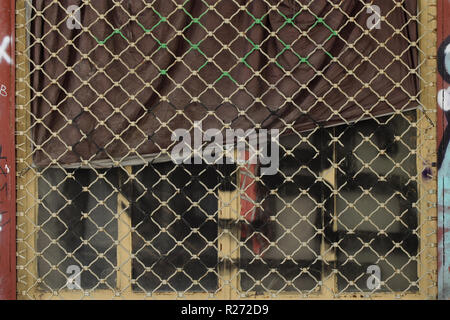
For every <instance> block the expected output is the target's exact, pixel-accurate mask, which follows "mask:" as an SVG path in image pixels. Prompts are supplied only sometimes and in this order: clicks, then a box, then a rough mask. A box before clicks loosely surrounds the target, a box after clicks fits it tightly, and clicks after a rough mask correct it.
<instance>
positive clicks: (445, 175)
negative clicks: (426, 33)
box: [437, 0, 450, 299]
mask: <svg viewBox="0 0 450 320" xmlns="http://www.w3.org/2000/svg"><path fill="white" fill-rule="evenodd" d="M439 5H440V6H442V7H441V8H439V9H438V12H439V13H441V14H440V15H439V16H438V24H439V28H440V32H438V35H439V38H438V43H439V48H438V52H437V60H438V61H437V63H438V71H439V74H438V79H437V85H438V94H437V100H438V101H437V102H438V105H439V108H438V159H437V160H438V163H437V167H438V170H439V171H438V172H439V173H438V211H439V212H438V216H439V221H438V224H439V229H438V250H439V255H438V288H439V298H440V299H450V257H449V249H448V248H450V232H449V231H450V150H449V149H450V143H449V142H450V125H449V124H450V23H449V22H448V21H447V20H448V19H445V18H446V17H447V16H448V13H450V1H449V0H446V1H442V2H439Z"/></svg>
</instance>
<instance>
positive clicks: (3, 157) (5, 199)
mask: <svg viewBox="0 0 450 320" xmlns="http://www.w3.org/2000/svg"><path fill="white" fill-rule="evenodd" d="M0 25H1V26H2V27H1V28H0V300H5V299H8V300H13V299H15V298H16V244H15V241H16V232H15V230H16V207H15V203H16V201H15V189H16V187H15V186H16V183H15V145H14V123H15V117H14V92H15V89H14V69H13V68H14V1H11V0H0Z"/></svg>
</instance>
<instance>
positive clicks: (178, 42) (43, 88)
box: [30, 0, 419, 166]
mask: <svg viewBox="0 0 450 320" xmlns="http://www.w3.org/2000/svg"><path fill="white" fill-rule="evenodd" d="M174 2H177V3H179V4H182V3H184V1H167V0H155V1H131V0H129V1H121V2H120V3H121V6H116V7H114V4H113V2H112V1H104V0H98V1H95V0H94V1H90V2H89V5H84V4H83V1H75V0H71V1H70V0H66V1H59V2H58V3H54V2H53V1H52V0H42V1H33V3H34V4H35V6H34V8H35V9H34V10H33V11H32V20H31V29H32V33H31V35H30V42H31V44H32V46H31V59H32V61H31V70H32V77H31V86H32V88H33V90H32V113H33V121H34V127H33V139H34V143H35V144H36V146H39V148H37V149H36V150H35V153H34V163H35V164H36V165H37V166H44V165H48V164H49V163H51V161H52V160H55V161H57V162H58V163H59V164H61V165H76V164H78V163H80V162H81V161H83V160H89V161H97V160H104V161H105V163H108V162H110V161H109V160H112V159H125V158H130V157H131V158H132V157H136V156H137V155H154V154H160V153H161V152H163V151H164V149H166V148H168V149H170V147H171V145H173V143H174V142H172V141H171V131H172V130H175V129H178V128H191V127H192V124H193V122H194V121H200V120H202V124H203V129H208V128H222V127H224V124H230V126H231V127H232V128H242V129H248V128H252V127H257V125H259V126H260V127H262V128H278V129H280V130H282V131H283V130H284V131H283V133H288V130H286V129H287V128H288V125H292V126H293V128H294V130H298V131H305V130H311V129H313V128H315V127H317V126H330V125H336V124H342V123H349V122H352V121H357V120H360V119H363V118H370V117H375V116H381V115H385V114H389V113H392V112H394V111H396V110H406V109H411V108H415V107H416V103H414V101H413V100H411V99H410V97H411V96H415V95H416V94H417V92H418V90H419V89H418V79H417V77H416V75H415V74H414V73H411V72H410V69H416V68H417V65H418V62H417V60H418V57H417V55H418V53H417V52H418V50H417V45H416V46H413V45H411V42H414V41H416V40H417V25H416V23H415V22H414V21H413V20H411V16H414V15H415V14H416V11H417V4H416V1H414V0H406V1H404V2H402V5H401V6H398V7H396V1H393V0H378V1H377V0H375V1H365V2H366V3H373V4H374V5H377V6H379V7H380V8H381V14H382V16H385V17H386V20H385V21H382V22H381V25H380V28H379V29H376V28H375V29H372V30H369V29H368V27H367V20H368V19H369V17H370V16H371V15H373V13H368V12H367V8H366V7H365V6H364V5H363V3H362V2H363V1H360V0H345V1H330V0H329V1H326V0H317V1H314V0H313V1H310V0H296V1H294V0H285V1H278V0H277V1H276V0H268V1H262V0H253V1H244V0H235V1H220V2H219V1H212V0H211V1H210V0H208V1H201V0H190V1H188V2H187V3H186V4H185V5H184V8H183V9H180V8H177V7H176V5H175V4H174ZM205 3H209V4H210V5H215V7H214V10H212V9H210V10H208V7H207V6H206V5H205ZM237 3H239V4H240V5H242V6H246V8H247V9H246V10H241V8H240V7H239V6H237ZM269 3H270V4H272V5H273V7H271V6H269ZM146 4H149V5H150V4H151V6H148V7H146ZM333 4H336V6H335V7H334V6H333ZM70 5H78V6H80V8H81V9H80V12H81V14H80V15H81V24H82V26H83V27H84V28H85V29H77V28H74V29H70V28H68V26H67V24H66V20H65V19H66V17H67V13H66V11H65V8H68V7H69V6H70ZM303 5H305V6H306V5H307V7H303ZM37 12H41V13H42V15H37V14H36V13H37ZM280 13H282V14H280ZM349 17H351V18H353V19H349ZM227 19H228V20H227ZM53 26H57V27H56V28H53ZM396 29H398V30H400V32H398V33H396V32H395V30H396ZM115 30H116V31H115ZM146 30H147V31H146ZM119 31H120V32H119ZM333 31H335V33H334V32H333ZM38 39H39V41H38ZM380 71H382V72H380ZM416 71H417V69H416ZM396 84H398V85H397V86H396ZM37 120H39V121H37ZM53 133H57V135H55V136H53V135H52V134H53ZM138 159H141V158H139V157H138ZM141 160H142V161H143V159H141ZM111 163H112V162H111Z"/></svg>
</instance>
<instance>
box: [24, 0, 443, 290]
mask: <svg viewBox="0 0 450 320" xmlns="http://www.w3.org/2000/svg"><path fill="white" fill-rule="evenodd" d="M252 2H253V3H252ZM390 2H392V3H393V5H392V8H391V10H389V11H388V12H382V13H381V21H382V28H388V29H389V30H391V35H390V37H388V38H387V39H386V41H385V42H378V45H379V48H382V49H383V54H384V55H385V56H386V57H390V58H392V59H391V60H392V61H391V60H389V59H387V60H389V61H386V62H385V65H384V66H379V65H377V64H375V63H373V62H371V61H372V60H371V59H372V58H373V57H374V56H375V53H374V52H369V53H368V52H364V51H363V50H362V51H358V50H361V49H360V48H359V47H358V41H360V40H361V39H362V38H363V36H368V37H372V36H371V33H370V31H367V30H368V29H367V26H366V25H360V21H362V20H361V19H360V18H358V17H360V16H361V15H365V16H367V9H368V8H369V7H370V6H371V5H372V1H356V0H355V1H349V3H352V4H354V5H355V7H354V8H356V9H357V10H356V9H355V10H354V11H352V12H351V15H349V14H348V12H346V11H345V6H344V5H341V4H340V2H339V1H330V0H328V1H325V0H324V1H306V0H305V1H263V0H261V1H237V0H233V1H206V0H201V1H200V0H197V1H194V0H185V1H175V0H170V1H164V2H159V1H143V0H142V1H141V0H139V1H133V2H131V1H106V2H103V4H99V3H96V1H92V2H90V1H69V0H67V1H31V0H23V1H17V8H16V60H17V64H16V65H17V76H16V79H17V84H16V86H17V88H16V101H17V125H16V128H17V133H16V135H17V136H16V140H17V181H18V182H17V192H18V196H17V208H18V209H17V211H18V252H17V255H18V262H17V268H18V294H19V297H21V298H25V299H46V298H53V299H83V298H100V299H109V298H149V299H158V298H200V299H203V298H222V299H228V298H250V297H254V296H256V297H260V298H348V297H352V298H358V297H363V298H380V297H381V298H386V297H388V298H414V297H422V298H423V297H425V298H434V297H435V287H436V285H435V272H436V270H435V268H436V266H435V264H436V261H435V260H436V254H435V252H434V248H435V232H434V230H435V224H434V223H435V222H434V216H435V174H434V173H433V172H434V167H433V154H434V153H435V152H434V150H433V149H435V145H436V143H435V139H436V138H435V132H434V131H435V130H434V126H435V115H434V109H433V108H434V106H435V96H434V94H435V93H434V92H435V83H434V82H435V79H434V78H433V76H434V73H435V70H434V69H433V61H434V57H433V56H432V55H433V52H434V51H433V48H435V32H436V31H435V27H434V25H433V23H434V22H433V21H434V20H433V17H434V15H435V12H434V11H435V3H434V2H429V1H428V2H427V5H423V3H424V2H421V3H420V4H419V6H418V9H417V13H416V14H415V13H411V12H409V11H408V10H407V9H406V7H407V3H406V1H390ZM411 2H412V1H411ZM137 3H138V4H137ZM74 5H75V6H77V7H76V8H75V10H72V9H73V7H72V9H69V8H70V6H74ZM134 5H135V7H133V6H134ZM324 5H325V6H326V7H327V8H328V9H329V11H324V12H322V11H320V10H319V11H318V8H320V7H321V6H324ZM258 6H260V7H262V8H265V9H264V10H262V11H261V10H259V11H258V10H256V9H255V8H258ZM132 7H133V8H132ZM136 8H137V9H136ZM255 10H256V11H255ZM395 10H402V11H403V13H404V16H405V17H406V18H405V21H404V22H403V23H400V25H395V26H394V25H392V24H391V20H389V15H391V14H393V13H394V12H395ZM77 12H80V13H81V14H80V15H77ZM117 12H120V14H117ZM255 12H258V13H261V12H262V14H259V15H256V14H255ZM333 14H338V15H339V17H340V18H342V19H344V21H346V22H344V23H343V24H341V25H339V26H338V25H336V24H335V21H334V20H333V19H334V18H333V17H336V16H333ZM210 16H213V17H214V19H209V20H206V17H210ZM180 17H181V18H182V19H184V20H183V21H184V22H183V23H180V20H179V19H181V18H180ZM242 17H245V19H247V20H246V21H248V23H247V24H242V23H240V21H242V20H240V19H243V18H242ZM274 17H276V19H275V20H274ZM78 19H79V20H80V21H79V20H78ZM271 19H272V20H271ZM205 21H206V22H205ZM211 21H213V22H214V23H213V24H211ZM271 21H272V22H271ZM274 21H277V23H278V24H277V23H275V22H274ZM299 21H300V22H299ZM303 21H308V23H303ZM355 21H357V22H358V23H355ZM364 21H365V20H364ZM271 23H272V24H273V25H278V27H276V28H275V29H273V25H271ZM348 23H353V24H355V25H356V26H357V27H358V28H359V30H360V31H359V33H358V37H356V38H354V39H346V38H343V37H342V34H343V33H344V31H345V28H346V27H348ZM411 24H416V26H417V29H418V33H419V36H418V38H417V39H414V40H411V39H410V38H408V37H407V36H405V35H408V33H407V32H405V29H407V28H409V27H410V26H411ZM163 25H164V26H166V27H167V28H168V29H170V30H171V33H170V34H169V35H167V34H166V35H163V34H162V32H161V30H160V29H159V28H161V26H163ZM225 25H226V26H227V28H228V29H227V30H228V31H230V30H232V32H231V31H230V32H229V34H225V35H224V34H223V33H224V32H223V30H222V29H221V28H222V27H223V26H225ZM335 25H336V27H334V26H335ZM69 26H71V27H70V28H69ZM180 26H182V27H180ZM212 26H213V27H212ZM243 26H244V27H243ZM305 26H306V27H305ZM130 28H131V29H130ZM194 29H195V30H196V32H194V31H192V30H194ZM288 29H289V32H287V30H288ZM68 30H69V31H68ZM130 30H132V31H133V32H131V31H130ZM221 30H222V31H221ZM221 32H222V33H221ZM258 32H259V33H265V34H267V35H269V36H270V37H271V38H272V40H270V41H274V42H270V41H269V38H265V37H262V38H261V39H262V40H261V41H260V42H257V41H256V40H255V38H254V36H255V33H256V34H258ZM289 33H290V34H291V35H293V36H288V35H287V34H289ZM319 33H320V36H319V37H318V36H317V35H318V34H319ZM68 35H69V36H68ZM49 37H54V39H56V40H55V42H51V44H52V45H49V43H50V42H48V41H49V40H48V39H49ZM223 37H228V39H229V41H228V42H227V43H224V41H223ZM82 39H84V40H82ZM86 39H88V40H86ZM161 39H164V40H161ZM180 39H181V40H180ZM317 39H320V41H319V40H317ZM331 39H336V41H337V42H335V44H336V46H338V45H341V46H342V48H350V49H352V50H355V52H357V54H358V55H359V56H361V57H363V61H364V63H366V64H369V65H370V68H373V69H375V70H376V71H377V72H378V74H381V75H383V76H384V79H385V81H388V82H390V84H391V85H390V88H389V90H387V91H385V92H384V94H379V92H376V98H377V100H378V101H381V102H385V104H386V106H387V109H386V110H385V111H384V112H382V113H379V112H377V108H376V107H375V105H374V106H373V107H371V108H369V109H367V108H366V107H365V106H364V105H363V104H362V103H361V102H360V100H358V98H357V97H358V95H359V94H361V92H362V91H363V90H364V89H368V88H370V85H371V82H370V81H369V82H366V81H364V78H363V75H361V74H358V73H357V72H356V70H357V69H358V68H359V67H360V66H361V65H362V63H363V62H361V63H358V64H356V65H353V66H352V68H353V69H352V68H350V67H349V65H346V64H343V63H342V59H343V58H345V54H346V53H345V52H346V50H344V49H342V50H341V52H342V54H336V52H337V51H336V50H334V47H333V48H332V47H330V46H329V45H327V43H329V41H330V40H331ZM392 39H394V40H395V41H406V43H407V44H408V45H407V47H406V50H412V51H413V52H415V54H416V55H417V63H416V65H414V66H412V67H411V66H410V65H407V64H406V63H405V61H404V60H403V59H398V57H401V56H403V53H400V54H399V53H395V52H392V51H390V46H389V45H388V44H389V41H393V40H392ZM143 41H145V42H143ZM177 41H184V42H183V43H184V45H185V48H187V49H185V50H182V49H180V48H179V47H177V46H176V45H175V44H174V43H178V42H177ZM372 41H377V40H376V39H375V38H373V37H372ZM55 43H56V45H54V44H55ZM142 43H144V45H143V44H142ZM212 43H214V45H211V44H212ZM270 43H272V44H273V43H276V45H275V46H276V48H275V50H272V51H270V50H268V46H270ZM186 46H187V47H186ZM306 46H313V49H312V50H311V51H309V52H307V50H304V48H305V47H306ZM236 47H238V48H239V50H237V49H236ZM242 48H245V49H242ZM247 48H248V50H247ZM235 49H236V50H235ZM241 49H242V50H241ZM70 50H72V51H70ZM380 50H381V49H380ZM69 51H70V52H71V53H70V52H69ZM99 51H101V52H103V53H102V54H104V56H103V57H104V59H103V60H101V59H100V60H101V61H100V60H99V58H98V52H99ZM236 52H238V53H242V54H240V55H239V54H237V53H236ZM131 53H133V54H134V56H133V55H132V54H131ZM71 54H73V56H71ZM127 54H128V55H127ZM319 54H320V56H321V57H322V62H323V64H324V65H322V66H321V67H320V68H318V65H317V59H318V58H317V56H318V55H319ZM255 55H258V56H263V61H265V63H264V64H262V65H256V64H255V63H256V62H258V60H256V58H255ZM136 56H137V57H139V59H138V60H140V61H141V62H142V64H135V65H134V67H130V64H133V61H132V58H133V57H136ZM70 57H72V59H71V58H70ZM73 57H75V58H73ZM168 57H169V58H168ZM169 60H170V61H169ZM168 61H169V62H168ZM287 61H288V62H287ZM394 63H399V64H400V65H402V66H401V67H402V68H406V69H407V73H406V74H404V75H402V76H401V78H399V77H398V74H395V72H394V71H395V70H392V69H390V68H391V67H392V66H393V65H394ZM332 64H336V65H338V66H339V68H340V70H343V72H344V75H345V77H344V79H329V78H328V76H327V75H324V74H325V70H326V69H327V68H328V67H329V66H330V65H332ZM224 66H226V68H225V67H224ZM144 67H145V68H146V70H152V72H153V73H150V75H152V77H149V74H146V73H145V72H146V71H144ZM121 68H124V70H121ZM271 68H272V69H271ZM180 69H182V70H184V71H183V72H181V73H176V70H180ZM86 70H87V71H86ZM205 70H207V72H206V71H205ZM273 70H277V71H276V72H281V74H282V76H281V77H280V78H279V79H278V81H275V82H274V81H272V80H270V77H268V73H269V74H270V73H272V72H274V71H273ZM298 71H301V72H303V73H304V74H306V77H305V78H301V79H299V78H297V77H296V76H295V74H296V72H298ZM276 72H275V73H276ZM69 74H70V76H69ZM180 74H181V75H182V76H179V75H180ZM86 75H88V76H86ZM246 75H248V76H247V77H246ZM191 76H192V77H191ZM317 76H320V77H322V78H323V79H325V81H326V82H327V84H329V85H330V89H329V90H327V91H322V92H320V91H316V90H313V89H311V87H312V85H313V82H314V81H316V80H315V78H316V77H317ZM347 77H352V78H354V79H356V81H359V83H360V84H363V85H362V86H361V90H358V91H356V90H353V91H352V90H351V89H349V88H346V87H345V85H346V82H345V81H344V80H345V78H347ZM410 77H417V78H416V80H417V81H418V83H420V85H419V87H418V88H417V91H416V95H415V96H413V97H411V93H410V92H409V91H407V90H405V89H404V88H403V85H404V83H406V82H407V81H408V80H407V79H408V78H410ZM193 78H195V81H197V83H201V84H202V86H200V87H195V85H194V84H192V82H191V80H192V79H193ZM361 78H362V79H361ZM67 79H69V80H67ZM96 79H97V80H96ZM161 79H163V80H161ZM243 79H244V80H243ZM255 79H258V80H255ZM268 79H269V80H268ZM252 81H256V83H257V85H256V88H257V89H254V87H251V86H250V85H249V84H251V83H252ZM258 81H259V82H258ZM283 82H287V83H289V84H288V85H285V84H283ZM129 83H137V84H138V85H137V86H134V87H132V86H131V87H130V86H129ZM292 87H294V88H295V87H298V88H299V90H303V91H302V92H303V93H302V94H303V95H308V96H309V97H310V98H309V99H305V100H307V101H309V102H308V104H307V106H306V107H305V106H304V105H303V104H300V103H298V99H297V100H296V99H294V97H295V95H296V93H298V92H289V90H290V88H292ZM195 88H197V89H198V88H200V89H198V90H197V89H195ZM252 88H253V89H252ZM147 90H150V91H151V92H152V94H153V95H154V96H156V98H154V99H153V100H151V101H152V107H149V106H148V105H146V104H147V103H146V102H143V101H144V100H145V99H146V98H145V97H143V96H144V95H145V94H146V92H147ZM433 90H434V91H433ZM291 91H292V90H291ZM332 91H333V92H334V91H336V92H337V93H338V94H339V95H342V96H344V97H345V100H346V101H350V102H352V103H354V105H356V108H357V109H358V108H359V111H358V112H357V113H356V114H355V115H354V116H353V117H352V118H351V119H350V117H349V115H348V113H346V112H348V109H346V108H348V105H347V104H343V105H339V104H338V103H336V102H335V104H337V105H333V102H332V101H330V100H329V98H328V97H329V94H330V93H331V92H332ZM55 92H56V94H55ZM92 92H93V93H94V96H95V99H93V100H88V98H87V97H89V96H90V94H91V93H92ZM117 92H120V94H117V95H116V93H117ZM399 92H400V93H399ZM394 94H400V95H402V94H403V95H405V94H406V95H407V96H408V97H410V99H409V101H408V100H406V101H405V103H404V104H403V105H401V106H400V107H399V106H398V105H397V106H395V105H394V103H393V101H394V100H395V99H392V97H391V96H390V95H394ZM55 97H57V98H55ZM211 97H213V98H211ZM236 97H237V98H236ZM84 98H86V99H87V100H83V99H84ZM147 98H148V97H147ZM238 98H239V99H241V100H242V101H243V102H240V101H241V100H239V101H238V102H236V101H237V99H238ZM208 99H210V100H208ZM68 101H71V102H70V103H69V102H68ZM211 101H213V102H211ZM214 101H217V102H214ZM280 101H281V102H280ZM336 101H337V100H336ZM65 103H67V104H65ZM211 103H212V104H213V105H215V106H216V107H214V108H211V107H209V105H210V104H211ZM411 103H412V104H414V106H413V107H411ZM288 104H289V105H293V106H294V107H293V109H294V110H296V112H297V111H299V110H301V112H300V111H299V112H300V113H298V114H297V116H296V118H297V121H298V122H296V123H295V124H291V122H289V118H288V117H285V115H284V114H283V112H281V111H286V112H287V109H285V108H286V106H287V105H288ZM274 105H275V106H279V109H278V110H277V108H274V107H273V106H274ZM319 105H320V106H321V107H323V110H325V111H323V112H322V114H321V115H320V117H321V118H320V119H319V118H317V116H318V114H317V113H316V109H317V107H318V106H319ZM230 106H231V107H230ZM133 108H134V109H133ZM141 110H145V112H141ZM294 114H295V113H294ZM192 115H195V116H196V117H197V118H196V120H199V121H202V120H205V121H208V120H209V121H211V122H210V123H212V124H214V125H217V126H219V127H218V128H219V129H221V130H224V129H226V128H230V127H231V128H236V127H239V126H240V127H244V128H249V127H256V128H261V127H264V124H265V123H266V121H267V119H271V121H274V120H273V119H274V118H276V119H277V121H278V124H279V125H278V128H280V129H281V130H280V131H281V135H280V137H279V142H278V143H279V148H280V163H279V168H278V171H277V173H276V174H275V175H272V176H262V175H261V174H260V172H259V169H258V165H251V164H248V163H244V164H224V165H217V164H214V165H211V164H205V163H202V164H178V165H177V164H175V163H173V162H171V161H167V160H168V154H169V151H168V150H170V148H171V147H173V144H164V141H165V140H164V137H166V140H167V136H169V137H170V134H171V133H172V132H173V131H174V130H175V129H177V128H178V127H177V125H180V124H181V125H185V124H186V123H187V124H188V128H191V127H192V126H194V121H193V118H191V116H192ZM375 115H376V116H375ZM180 118H182V120H183V121H181V122H180V121H179V119H180ZM149 119H151V120H149ZM151 121H153V127H152V126H150V128H149V127H146V126H145V123H150V122H151ZM302 121H303V122H304V123H310V126H309V127H302V124H301V123H300V122H302ZM299 123H300V125H299ZM280 124H281V125H280ZM130 132H132V133H130ZM92 150H94V151H92ZM428 172H430V174H428ZM373 268H375V269H373ZM370 270H375V271H377V270H378V271H379V275H378V273H372V272H371V271H370Z"/></svg>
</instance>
